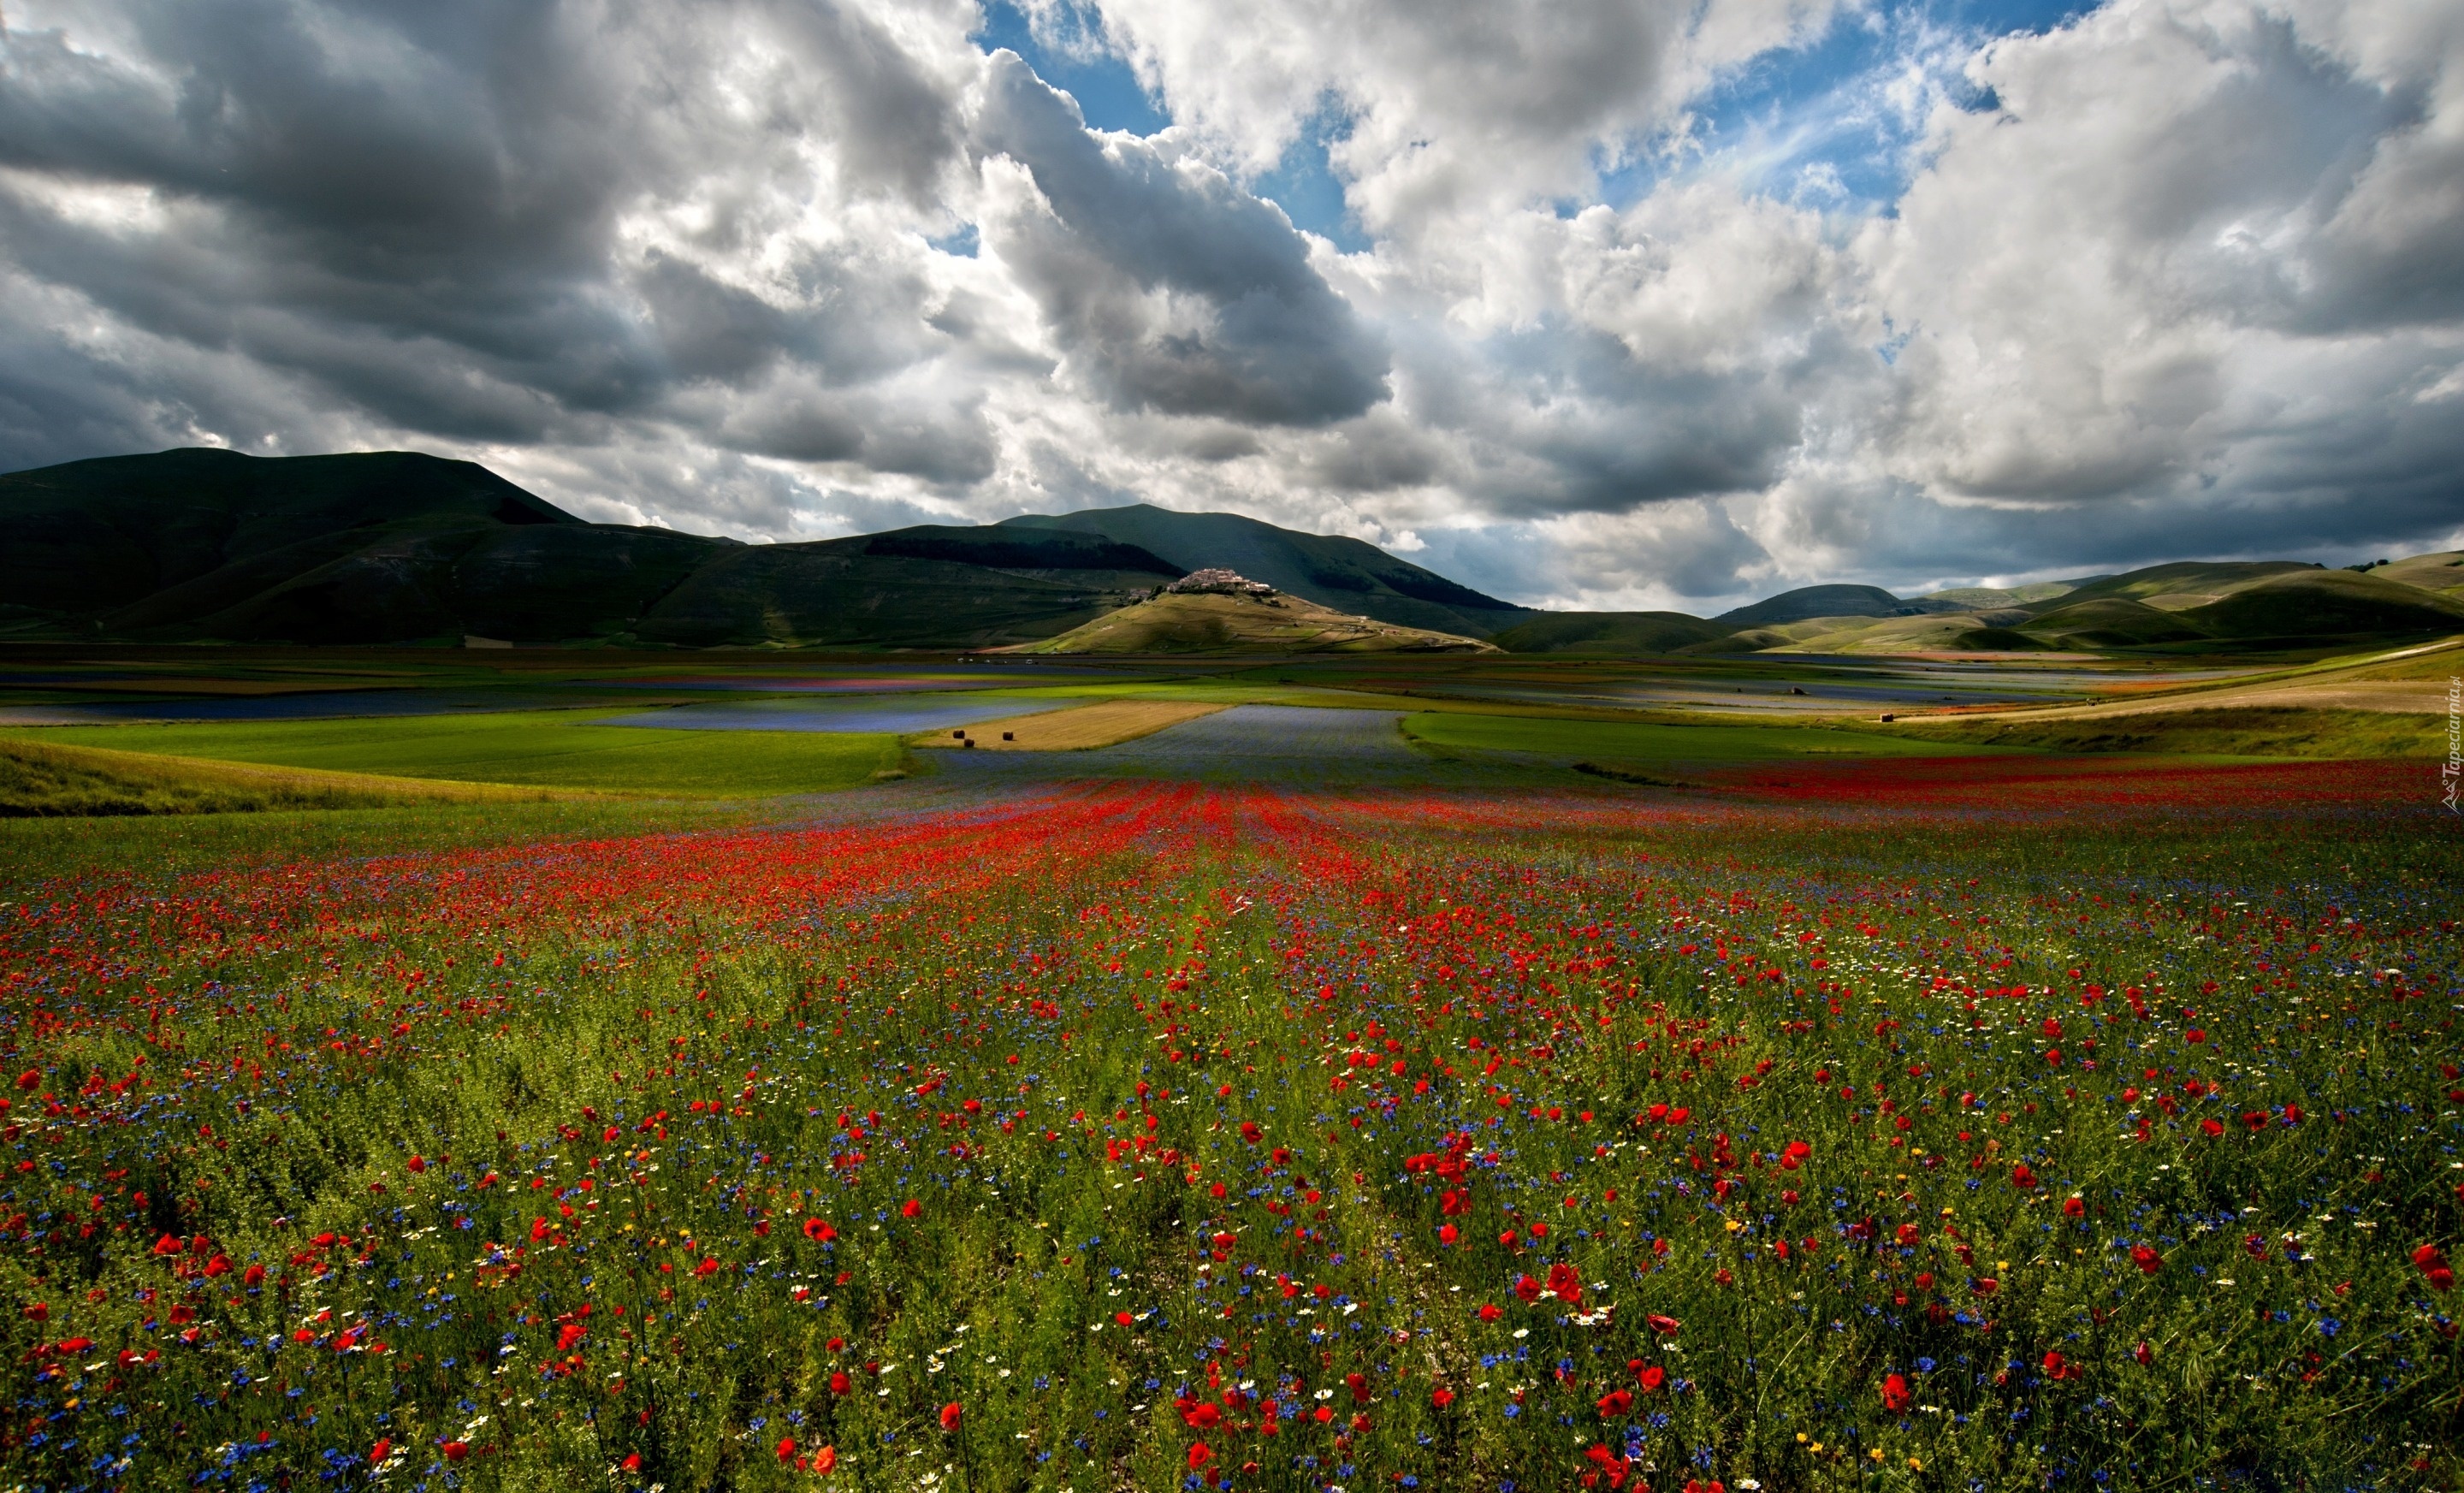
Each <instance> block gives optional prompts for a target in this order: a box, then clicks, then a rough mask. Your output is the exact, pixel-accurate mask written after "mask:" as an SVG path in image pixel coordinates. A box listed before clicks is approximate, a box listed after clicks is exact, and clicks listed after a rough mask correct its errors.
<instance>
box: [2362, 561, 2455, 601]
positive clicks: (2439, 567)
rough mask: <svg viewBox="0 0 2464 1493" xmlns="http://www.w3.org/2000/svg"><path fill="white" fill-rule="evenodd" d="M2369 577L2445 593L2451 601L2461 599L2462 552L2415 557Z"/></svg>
mask: <svg viewBox="0 0 2464 1493" xmlns="http://www.w3.org/2000/svg"><path fill="white" fill-rule="evenodd" d="M2370 574H2371V575H2373V576H2375V577H2377V578H2378V579H2379V580H2381V581H2393V582H2399V583H2400V584H2404V585H2409V586H2419V587H2420V588H2421V589H2422V590H2425V591H2444V592H2446V593H2447V594H2448V595H2449V596H2451V597H2453V596H2458V595H2464V550H2441V551H2439V552H2438V553H2437V554H2435V555H2415V556H2413V557H2411V558H2410V559H2409V560H2396V561H2395V562H2393V563H2392V564H2387V565H2382V566H2380V567H2379V568H2377V569H2375V570H2372V571H2371V572H2370Z"/></svg>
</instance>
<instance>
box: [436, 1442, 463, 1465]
mask: <svg viewBox="0 0 2464 1493" xmlns="http://www.w3.org/2000/svg"><path fill="white" fill-rule="evenodd" d="M437 1450H439V1451H441V1452H443V1453H444V1454H445V1460H447V1461H460V1460H462V1459H463V1458H465V1457H468V1456H470V1455H471V1443H470V1442H468V1441H448V1442H446V1443H445V1444H444V1445H443V1446H441V1447H439V1448H437Z"/></svg>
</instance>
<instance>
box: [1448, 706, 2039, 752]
mask: <svg viewBox="0 0 2464 1493" xmlns="http://www.w3.org/2000/svg"><path fill="white" fill-rule="evenodd" d="M1403 733H1404V735H1405V736H1410V737H1411V738H1412V739H1413V740H1415V741H1421V742H1426V743H1428V744H1429V745H1431V746H1435V747H1453V748H1464V749H1469V750H1472V751H1480V752H1539V753H1547V754H1550V755H1552V756H1567V757H1608V758H1612V759H1615V760H1617V761H1624V762H1636V761H1644V762H1651V761H1661V762H1668V761H1692V762H1701V761H1762V760H1767V759H1770V758H1773V757H1949V756H1960V755H1965V754H1968V753H1973V752H1990V751H1995V750H2008V748H1998V747H1995V746H1991V745H1980V744H1972V743H1969V742H1960V741H1938V740H1930V739H1923V740H1921V739H1918V738H1915V737H1906V736H1881V735H1876V734H1873V733H1869V732H1859V731H1836V730H1828V729H1825V728H1822V727H1818V726H1744V725H1734V726H1732V725H1718V726H1676V725H1660V724H1644V723H1636V724H1627V723H1625V722H1620V721H1597V720H1558V719H1549V718H1544V717H1539V716H1529V715H1472V714H1456V713H1453V712H1445V713H1439V712H1422V713H1420V714H1415V715H1411V716H1408V717H1406V718H1405V720H1404V722H1403Z"/></svg>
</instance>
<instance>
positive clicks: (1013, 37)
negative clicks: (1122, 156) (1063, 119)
mask: <svg viewBox="0 0 2464 1493" xmlns="http://www.w3.org/2000/svg"><path fill="white" fill-rule="evenodd" d="M975 39H976V43H977V45H979V46H980V47H982V48H983V49H984V50H985V51H986V52H993V51H996V50H998V49H1000V48H1002V47H1007V48H1008V49H1009V50H1010V51H1012V52H1015V53H1017V54H1018V55H1020V56H1021V57H1023V58H1024V59H1025V61H1026V65H1027V66H1028V67H1031V68H1033V69H1035V76H1036V77H1040V78H1042V79H1044V80H1045V82H1047V83H1049V84H1051V85H1052V86H1053V87H1055V88H1058V89H1061V90H1062V91H1063V92H1065V93H1067V94H1068V95H1069V97H1070V98H1072V99H1077V100H1078V112H1079V113H1080V114H1081V115H1082V116H1084V117H1085V119H1086V121H1087V123H1088V125H1089V127H1091V128H1094V129H1099V130H1115V131H1120V132H1123V133H1126V134H1131V135H1138V136H1146V135H1153V134H1155V132H1157V131H1158V130H1161V129H1163V128H1164V127H1166V126H1167V125H1169V124H1171V123H1172V116H1171V115H1170V114H1169V113H1167V112H1165V110H1164V108H1163V105H1162V103H1161V101H1160V100H1158V99H1155V98H1153V97H1151V96H1150V95H1149V94H1148V93H1147V91H1146V88H1145V86H1144V85H1143V84H1141V83H1140V82H1139V81H1138V75H1137V74H1136V72H1134V71H1133V69H1132V68H1131V67H1130V64H1129V63H1128V62H1127V61H1126V60H1124V59H1123V58H1122V57H1121V55H1120V54H1119V53H1117V52H1115V51H1113V50H1112V48H1111V44H1110V43H1109V42H1108V41H1107V40H1106V38H1105V37H1104V34H1103V32H1102V30H1101V23H1100V21H1098V20H1097V19H1096V18H1095V17H1094V16H1091V15H1089V14H1088V13H1087V12H1085V11H1081V10H1080V9H1079V8H1077V7H1076V6H1072V5H1067V4H1063V5H1058V6H1053V7H1051V8H1049V9H1047V10H1045V11H1044V13H1043V14H1042V15H1041V16H1035V17H1031V16H1029V15H1028V14H1027V12H1026V11H1023V10H1021V9H1020V8H1019V7H1017V6H1015V5H1012V4H1010V3H1009V0H992V3H991V4H989V5H987V6H985V7H984V24H983V27H982V29H980V30H979V31H978V32H977V33H976V37H975Z"/></svg>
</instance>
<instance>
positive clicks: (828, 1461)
mask: <svg viewBox="0 0 2464 1493" xmlns="http://www.w3.org/2000/svg"><path fill="white" fill-rule="evenodd" d="M838 1464H839V1449H838V1448H837V1447H835V1446H825V1447H823V1448H822V1449H821V1450H820V1451H818V1452H815V1453H814V1454H813V1470H814V1471H815V1472H834V1471H836V1470H837V1468H838Z"/></svg>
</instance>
